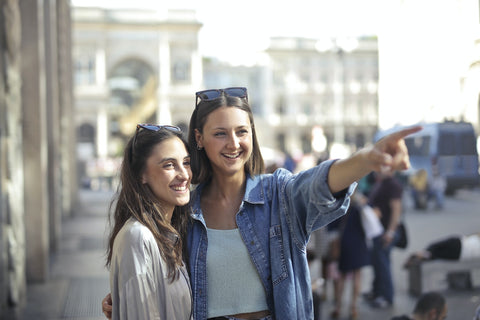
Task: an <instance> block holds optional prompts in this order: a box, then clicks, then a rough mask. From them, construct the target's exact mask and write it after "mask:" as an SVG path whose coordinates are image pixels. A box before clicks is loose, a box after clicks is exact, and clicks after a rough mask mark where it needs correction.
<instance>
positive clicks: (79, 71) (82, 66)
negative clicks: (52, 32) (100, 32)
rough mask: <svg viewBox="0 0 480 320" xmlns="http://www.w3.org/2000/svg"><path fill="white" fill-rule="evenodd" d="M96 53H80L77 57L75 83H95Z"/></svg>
mask: <svg viewBox="0 0 480 320" xmlns="http://www.w3.org/2000/svg"><path fill="white" fill-rule="evenodd" d="M95 82H96V80H95V55H94V54H93V53H92V54H87V53H83V54H79V55H78V56H76V57H75V84H77V85H91V84H95Z"/></svg>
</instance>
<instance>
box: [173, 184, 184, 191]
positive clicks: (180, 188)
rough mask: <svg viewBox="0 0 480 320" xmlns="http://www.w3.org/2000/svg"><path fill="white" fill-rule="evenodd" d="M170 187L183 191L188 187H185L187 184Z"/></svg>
mask: <svg viewBox="0 0 480 320" xmlns="http://www.w3.org/2000/svg"><path fill="white" fill-rule="evenodd" d="M172 189H173V190H175V191H185V190H187V189H188V188H187V186H186V185H185V186H174V187H172Z"/></svg>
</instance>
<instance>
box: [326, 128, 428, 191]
mask: <svg viewBox="0 0 480 320" xmlns="http://www.w3.org/2000/svg"><path fill="white" fill-rule="evenodd" d="M421 129H422V127H421V126H414V127H410V128H407V129H403V130H399V131H397V132H394V133H392V134H389V135H388V136H386V137H384V138H382V139H380V140H379V141H377V142H376V143H375V144H374V145H373V146H371V147H368V148H364V149H361V150H359V151H358V152H356V153H354V154H353V155H351V156H350V157H348V158H346V159H341V160H338V161H336V162H335V163H334V164H333V165H332V166H331V168H330V172H329V173H328V186H329V187H330V191H331V192H332V193H335V192H338V191H341V190H343V189H345V188H347V187H348V186H349V185H350V184H352V183H353V182H354V181H357V180H359V179H360V178H362V177H363V176H365V175H367V174H368V173H370V172H371V171H381V170H389V171H395V170H405V169H408V168H409V167H410V160H409V158H408V150H407V147H406V145H405V141H404V138H405V137H406V136H408V135H410V134H412V133H415V132H417V131H419V130H421Z"/></svg>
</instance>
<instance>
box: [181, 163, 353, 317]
mask: <svg viewBox="0 0 480 320" xmlns="http://www.w3.org/2000/svg"><path fill="white" fill-rule="evenodd" d="M332 163H333V161H326V162H324V163H322V164H320V165H319V166H317V167H314V168H312V169H309V170H306V171H303V172H300V173H298V174H295V175H294V174H292V173H290V172H289V171H288V170H285V169H278V170H277V171H275V173H273V174H263V175H258V176H255V177H248V179H247V183H246V190H245V195H244V198H243V201H242V204H241V205H240V209H239V211H238V212H237V214H236V222H237V226H238V228H239V231H240V234H241V236H242V239H243V241H244V243H245V245H246V247H247V249H248V252H249V253H250V257H251V259H252V261H253V263H254V264H255V267H256V268H257V271H258V273H259V275H260V278H261V280H262V283H263V286H264V288H265V291H266V293H267V305H268V307H269V310H270V312H272V314H273V316H274V318H275V319H277V320H281V319H285V320H292V319H301V320H305V319H307V320H308V319H313V304H312V289H311V283H310V274H309V269H308V264H307V259H306V245H307V242H308V240H309V237H310V234H311V233H312V232H313V231H315V230H316V229H319V228H320V227H322V226H325V225H326V224H328V223H330V222H331V221H333V220H335V219H337V218H339V217H340V216H342V215H343V214H345V212H346V210H347V208H348V205H349V201H350V198H349V197H350V195H351V194H352V193H353V190H354V188H355V185H356V183H354V184H352V185H351V186H350V187H349V188H348V189H347V190H345V191H343V192H341V193H340V194H339V195H337V197H335V196H334V195H332V193H331V192H330V190H329V187H328V184H327V175H328V171H329V169H330V166H331V164H332ZM203 187H204V185H203V184H200V185H198V186H197V188H196V190H195V191H194V193H193V195H192V199H191V200H192V202H193V203H192V210H193V212H192V217H193V223H192V225H191V226H190V228H189V230H188V233H187V250H188V261H189V270H190V280H191V283H192V291H193V295H194V296H193V301H194V319H195V320H203V319H207V290H208V288H207V270H206V257H207V246H208V239H207V230H206V225H205V220H204V218H203V215H202V210H201V208H200V195H201V193H202V189H203Z"/></svg>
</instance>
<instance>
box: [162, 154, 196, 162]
mask: <svg viewBox="0 0 480 320" xmlns="http://www.w3.org/2000/svg"><path fill="white" fill-rule="evenodd" d="M187 158H190V155H186V156H185V157H183V160H185V159H187ZM167 161H175V162H176V161H177V159H176V158H163V159H161V160H160V161H159V162H160V163H163V162H167Z"/></svg>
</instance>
